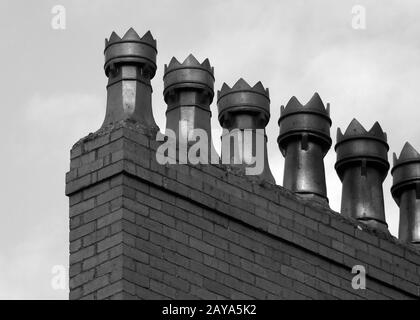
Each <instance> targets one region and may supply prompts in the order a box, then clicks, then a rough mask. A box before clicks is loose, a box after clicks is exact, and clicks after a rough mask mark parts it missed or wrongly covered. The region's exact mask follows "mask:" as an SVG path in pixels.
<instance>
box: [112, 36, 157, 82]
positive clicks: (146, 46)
mask: <svg viewBox="0 0 420 320" xmlns="http://www.w3.org/2000/svg"><path fill="white" fill-rule="evenodd" d="M104 54H105V65H104V69H105V74H106V75H107V76H108V74H109V70H110V69H111V68H113V66H114V65H117V64H124V63H127V64H138V65H141V66H142V68H143V69H144V70H145V71H146V72H148V73H149V74H150V78H153V77H154V75H155V72H156V54H157V49H156V40H155V39H154V38H153V36H152V34H151V32H150V31H147V32H146V33H145V34H144V35H143V37H140V36H139V35H138V33H137V32H136V31H135V30H134V29H133V28H130V29H128V31H127V32H126V33H125V34H124V36H123V37H122V38H121V37H120V36H118V35H117V34H116V33H115V32H114V31H113V32H112V33H111V36H110V37H109V39H105V50H104Z"/></svg>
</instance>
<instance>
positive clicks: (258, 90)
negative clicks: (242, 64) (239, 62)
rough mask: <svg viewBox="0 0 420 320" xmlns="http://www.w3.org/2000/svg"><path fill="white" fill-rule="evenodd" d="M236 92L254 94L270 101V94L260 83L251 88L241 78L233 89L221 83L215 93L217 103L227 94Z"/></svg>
mask: <svg viewBox="0 0 420 320" xmlns="http://www.w3.org/2000/svg"><path fill="white" fill-rule="evenodd" d="M236 92H249V93H255V94H261V95H263V96H264V97H266V98H267V99H268V100H269V101H270V93H269V90H268V88H267V89H265V88H264V86H263V84H262V83H261V81H258V82H257V83H256V84H255V85H254V86H253V87H251V86H250V85H249V84H248V82H246V81H245V80H244V79H243V78H240V79H239V80H238V81H236V83H235V84H234V85H233V87H232V88H231V87H229V86H228V85H227V84H226V83H223V85H222V88H221V89H220V90H219V91H218V92H217V100H218V101H219V100H220V99H221V98H223V97H224V96H226V95H228V94H233V93H236Z"/></svg>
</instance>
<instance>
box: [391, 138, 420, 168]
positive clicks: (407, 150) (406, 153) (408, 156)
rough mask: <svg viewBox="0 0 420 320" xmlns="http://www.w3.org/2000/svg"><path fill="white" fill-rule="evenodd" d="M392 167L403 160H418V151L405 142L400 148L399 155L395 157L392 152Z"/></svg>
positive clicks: (419, 154)
mask: <svg viewBox="0 0 420 320" xmlns="http://www.w3.org/2000/svg"><path fill="white" fill-rule="evenodd" d="M393 158H394V159H393V160H394V167H395V166H397V165H399V164H401V163H405V162H411V161H420V153H418V152H417V150H416V149H414V147H413V146H412V145H411V144H410V143H409V142H406V143H405V144H404V147H403V148H402V150H401V153H400V157H399V158H397V155H396V153H395V152H394V154H393Z"/></svg>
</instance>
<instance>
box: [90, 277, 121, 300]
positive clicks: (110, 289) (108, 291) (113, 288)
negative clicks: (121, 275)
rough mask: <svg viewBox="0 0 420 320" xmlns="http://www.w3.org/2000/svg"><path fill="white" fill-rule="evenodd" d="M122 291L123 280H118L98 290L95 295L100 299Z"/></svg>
mask: <svg viewBox="0 0 420 320" xmlns="http://www.w3.org/2000/svg"><path fill="white" fill-rule="evenodd" d="M122 291H123V282H122V281H119V282H115V283H113V284H111V285H109V286H106V287H105V288H102V289H100V290H98V293H97V295H96V297H97V299H98V300H102V299H106V298H108V297H111V296H113V295H116V294H117V293H120V292H122Z"/></svg>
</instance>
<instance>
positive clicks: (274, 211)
mask: <svg viewBox="0 0 420 320" xmlns="http://www.w3.org/2000/svg"><path fill="white" fill-rule="evenodd" d="M157 146H158V143H157V142H155V141H154V140H153V139H151V138H150V136H149V135H148V133H146V132H144V131H143V130H142V129H141V128H137V127H136V126H135V125H134V124H129V123H120V124H118V125H115V126H113V127H110V128H108V129H105V130H102V131H100V132H98V133H96V134H91V135H89V136H88V137H86V138H84V139H83V140H81V141H79V142H78V143H77V144H76V145H75V146H74V147H73V149H72V150H71V169H70V171H69V172H68V173H67V177H66V194H67V195H68V196H69V201H70V299H109V298H112V299H255V298H257V299H366V298H367V299H416V298H419V296H420V289H419V287H420V254H419V252H418V251H415V249H414V248H413V247H410V246H407V245H404V244H401V243H399V242H398V240H397V239H395V238H393V237H390V236H387V235H385V234H382V233H377V232H375V231H374V230H371V229H368V228H367V227H365V226H358V224H357V223H356V221H354V220H350V219H347V218H344V217H342V216H340V215H339V214H338V213H336V212H333V211H331V210H330V209H328V208H325V207H322V206H321V205H319V204H316V203H312V202H310V201H304V200H303V199H301V198H299V197H297V196H296V195H294V194H292V193H291V192H289V191H287V190H285V189H284V188H282V187H279V186H274V185H269V184H259V183H257V182H255V181H254V182H253V181H250V180H249V179H247V177H243V176H238V175H235V174H234V173H232V172H229V171H228V170H226V168H224V167H222V166H215V165H197V166H189V165H167V166H161V165H159V164H157V162H156V160H155V150H156V148H157ZM354 265H363V266H365V268H366V271H367V284H366V290H354V289H352V287H351V279H352V278H353V277H354V274H352V273H351V269H352V267H353V266H354Z"/></svg>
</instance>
